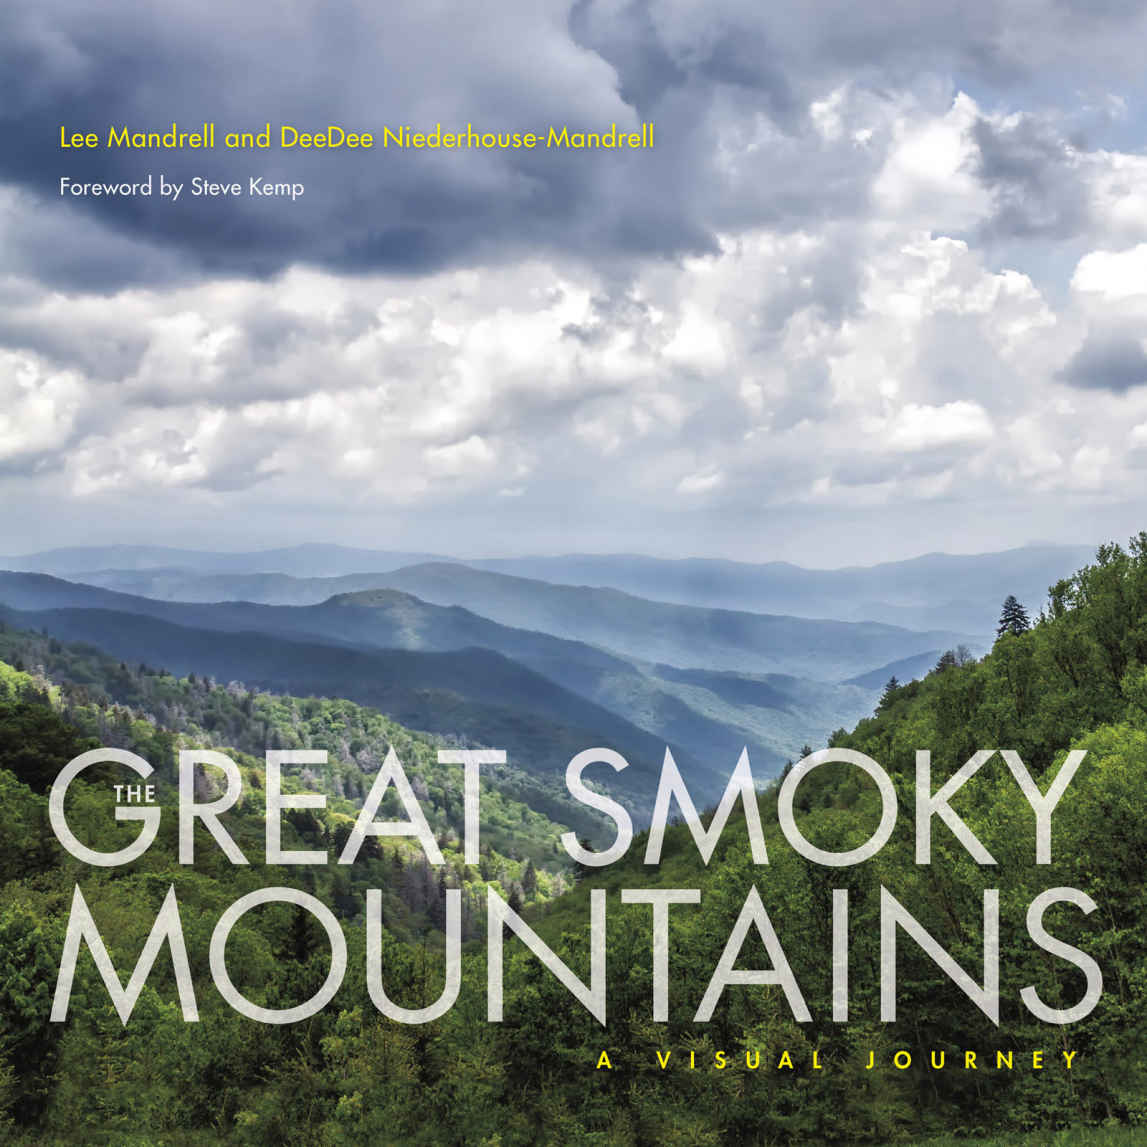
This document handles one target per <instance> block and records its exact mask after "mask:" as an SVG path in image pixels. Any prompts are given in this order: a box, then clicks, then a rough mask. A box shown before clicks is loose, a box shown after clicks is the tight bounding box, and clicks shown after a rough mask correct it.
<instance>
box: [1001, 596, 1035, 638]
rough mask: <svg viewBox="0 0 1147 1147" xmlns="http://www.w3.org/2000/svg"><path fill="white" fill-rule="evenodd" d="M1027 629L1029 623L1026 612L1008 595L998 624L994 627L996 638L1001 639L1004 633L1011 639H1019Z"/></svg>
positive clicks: (1029, 625) (1029, 627) (1029, 626)
mask: <svg viewBox="0 0 1147 1147" xmlns="http://www.w3.org/2000/svg"><path fill="white" fill-rule="evenodd" d="M1029 629H1031V622H1030V621H1029V620H1028V611H1027V610H1026V609H1024V607H1023V606H1022V605H1021V604H1020V603H1019V601H1017V600H1016V597H1015V595H1014V594H1010V593H1009V594H1008V596H1007V598H1006V599H1005V600H1004V607H1003V609H1002V610H1001V611H1000V624H999V625H998V626H997V627H996V636H997V637H1003V635H1004V634H1005V633H1010V634H1012V636H1013V637H1019V636H1020V634H1021V633H1027V631H1028V630H1029Z"/></svg>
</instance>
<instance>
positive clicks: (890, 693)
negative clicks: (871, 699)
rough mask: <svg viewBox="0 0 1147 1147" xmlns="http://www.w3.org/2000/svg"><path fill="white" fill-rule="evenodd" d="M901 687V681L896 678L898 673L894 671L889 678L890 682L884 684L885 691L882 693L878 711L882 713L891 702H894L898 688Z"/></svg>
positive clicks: (877, 707)
mask: <svg viewBox="0 0 1147 1147" xmlns="http://www.w3.org/2000/svg"><path fill="white" fill-rule="evenodd" d="M899 688H900V682H899V681H898V680H897V679H896V674H895V673H894V674H893V675H892V676H891V677H889V678H888V682H887V684H885V686H884V692H883V693H881V694H880V702H879V704H878V705H877V706H876V711H877V712H878V713H882V712H884V710H885V709H887V708H888V706H889V704H890V703H891V702H892V699H893V698H894V697H895V696H896V690H897V689H899Z"/></svg>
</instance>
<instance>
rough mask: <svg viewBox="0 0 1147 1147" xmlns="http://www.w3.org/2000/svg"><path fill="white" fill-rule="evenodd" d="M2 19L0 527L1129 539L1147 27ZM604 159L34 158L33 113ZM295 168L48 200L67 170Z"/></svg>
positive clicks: (624, 14) (1143, 410) (873, 545)
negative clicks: (415, 132) (584, 143)
mask: <svg viewBox="0 0 1147 1147" xmlns="http://www.w3.org/2000/svg"><path fill="white" fill-rule="evenodd" d="M404 7H405V9H406V11H399V10H398V6H396V5H379V4H373V3H371V4H368V3H360V4H359V5H358V6H357V11H356V10H355V8H354V6H352V5H346V6H339V9H338V16H337V17H334V16H332V11H333V10H332V9H331V7H330V6H329V5H326V4H321V3H318V2H315V0H296V2H293V3H290V4H287V5H275V6H271V5H257V4H252V5H236V4H230V3H228V4H224V3H222V0H197V2H196V3H194V4H193V3H189V2H186V0H178V2H175V3H172V2H168V3H165V4H162V5H156V4H153V3H144V2H143V0H137V2H135V3H131V2H128V3H123V2H118V3H113V4H108V5H101V6H94V5H91V4H88V3H85V2H81V0H11V2H9V3H7V4H5V5H4V6H3V9H2V12H0V121H2V124H3V137H2V145H0V512H2V515H3V516H2V519H0V521H2V524H3V538H2V540H0V551H6V552H9V553H11V552H18V551H23V550H29V549H33V548H42V547H46V546H51V545H64V544H75V543H98V542H110V541H145V540H151V541H158V542H168V543H172V544H188V545H197V546H218V547H220V548H235V547H241V548H246V547H249V546H253V545H261V544H265V545H279V544H288V543H292V542H299V541H305V540H321V541H335V542H344V543H348V544H356V545H374V546H379V547H383V548H386V547H392V548H420V549H427V550H433V551H437V552H453V553H465V554H479V553H482V554H492V553H520V552H538V551H546V552H553V551H567V550H575V549H581V550H628V551H644V552H649V553H657V554H666V555H687V554H704V555H726V556H731V557H739V558H748V559H769V558H776V557H783V558H788V559H791V560H795V561H803V562H806V563H809V564H822V565H843V564H850V563H854V562H870V561H879V560H882V559H885V558H892V557H903V556H909V555H912V554H916V553H921V552H924V551H927V550H933V549H945V550H952V551H965V552H967V551H972V550H982V549H991V548H1003V547H1006V546H1009V545H1015V544H1020V543H1023V542H1026V541H1030V540H1035V539H1045V540H1060V541H1073V542H1078V541H1084V542H1092V541H1097V540H1102V539H1104V538H1106V537H1119V538H1122V537H1125V536H1126V535H1127V534H1128V533H1129V532H1131V531H1132V530H1137V529H1139V528H1147V505H1145V504H1144V502H1145V499H1144V497H1143V495H1142V490H1143V487H1144V478H1145V477H1147V352H1145V343H1144V336H1145V335H1147V152H1145V151H1144V143H1145V138H1144V135H1145V133H1144V123H1145V118H1147V117H1145V114H1144V95H1145V93H1147V85H1145V83H1144V79H1143V75H1142V72H1143V69H1142V44H1143V43H1144V42H1145V39H1147V9H1144V6H1143V5H1141V4H1139V3H1124V2H1122V0H1103V2H1100V3H1095V2H1089V3H1083V2H1082V0H1014V2H1005V3H1003V4H1001V3H999V2H997V0H990V2H989V0H962V2H961V3H959V4H956V3H937V4H909V3H904V2H901V0H882V2H881V3H872V4H867V5H858V4H856V3H854V2H849V3H846V2H844V0H826V2H819V3H813V4H811V5H806V6H803V7H802V8H801V9H799V10H798V9H797V8H794V7H792V6H789V5H770V6H765V5H762V4H760V3H757V2H755V0H710V2H707V3H705V4H700V3H697V2H696V0H694V2H692V3H685V2H683V0H645V2H641V0H637V2H611V0H578V2H576V3H573V4H570V3H565V2H560V0H559V2H555V0H522V2H509V3H506V2H503V3H500V4H498V5H497V6H496V7H492V6H489V5H476V4H455V3H450V2H448V0H447V2H431V3H428V4H422V5H407V6H404ZM172 120H177V121H179V123H180V124H181V126H184V125H186V126H187V127H188V128H191V127H193V126H194V125H195V124H196V123H198V122H201V121H203V120H214V121H215V122H216V123H217V124H219V125H220V130H224V128H234V129H236V130H238V129H251V128H258V127H261V126H262V125H263V123H265V122H266V121H268V120H269V121H271V122H272V123H275V124H279V123H292V124H295V125H297V126H299V127H300V128H301V129H304V130H306V129H313V128H317V127H321V126H322V125H324V124H326V123H328V122H333V123H339V124H342V125H343V126H345V127H346V128H347V129H348V130H360V131H373V132H376V133H378V132H380V130H381V127H382V126H383V125H384V124H389V125H391V126H396V125H399V124H409V125H412V126H413V127H415V128H416V129H419V128H423V129H425V128H432V127H433V126H434V124H435V123H436V122H438V121H441V122H442V123H443V125H444V127H445V128H447V129H450V128H455V127H458V126H461V127H464V126H465V124H466V123H467V122H473V123H474V124H475V126H481V127H482V128H483V129H485V130H499V131H514V130H518V131H528V130H537V129H539V128H543V129H544V128H545V127H546V126H547V125H549V124H556V125H564V124H568V125H570V127H571V129H575V130H576V129H579V128H580V129H585V130H601V129H603V128H607V127H608V126H609V124H610V123H611V122H617V123H618V124H619V125H620V126H621V127H622V128H634V129H635V128H636V125H638V124H640V123H642V122H646V121H652V122H653V123H654V124H655V125H656V146H655V148H654V149H653V150H652V151H633V152H607V151H602V152H589V153H586V152H582V153H572V152H566V153H561V152H554V151H546V150H541V151H537V150H536V151H532V152H528V153H526V152H513V153H506V152H434V153H428V152H423V153H395V152H393V151H389V150H388V151H385V152H384V151H382V150H381V149H380V148H375V149H374V150H372V151H367V152H362V153H357V154H348V153H311V154H309V155H298V154H294V153H291V154H285V153H282V152H279V151H274V152H268V153H259V154H236V153H227V152H224V151H223V150H222V149H219V150H217V151H216V152H215V153H211V152H183V153H166V154H165V153H145V152H135V153H133V152H105V151H103V150H100V151H97V152H94V153H92V154H88V155H82V154H76V153H74V152H62V151H61V150H60V148H59V146H58V143H59V128H60V125H61V124H63V125H66V126H67V128H68V130H69V131H70V130H73V129H74V130H78V131H93V130H94V131H98V132H100V133H101V134H105V133H106V130H107V125H108V124H109V123H115V124H123V123H127V124H129V125H131V126H133V127H135V128H137V129H139V130H158V129H162V128H163V127H164V126H169V125H170V123H171V121H172ZM148 172H152V173H154V174H155V176H156V177H157V178H158V174H159V173H160V172H163V173H165V174H166V175H167V176H168V177H169V178H176V179H179V180H187V179H190V177H191V176H193V175H196V174H201V175H206V176H208V177H210V178H213V179H220V180H231V179H239V180H243V181H246V179H247V178H248V177H249V176H251V175H268V176H274V177H279V178H290V179H298V180H301V181H304V182H305V186H306V194H305V195H304V196H303V197H302V198H301V199H299V200H297V201H295V202H293V203H292V202H290V201H262V200H252V199H240V200H237V201H224V202H219V201H204V200H188V199H187V198H186V196H185V197H184V199H182V200H181V201H180V202H179V203H178V204H172V203H170V202H163V201H159V200H157V199H154V198H153V199H142V198H140V199H134V200H107V199H105V200H74V199H68V200H63V199H61V198H60V196H59V195H58V193H57V188H58V182H59V178H60V177H61V176H64V175H67V176H70V177H71V178H73V179H94V178H98V179H109V178H115V179H139V178H141V177H142V176H144V175H146V174H147V173H148Z"/></svg>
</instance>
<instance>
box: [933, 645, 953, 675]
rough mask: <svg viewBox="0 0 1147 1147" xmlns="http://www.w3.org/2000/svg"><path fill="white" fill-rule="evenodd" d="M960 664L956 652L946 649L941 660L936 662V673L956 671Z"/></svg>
mask: <svg viewBox="0 0 1147 1147" xmlns="http://www.w3.org/2000/svg"><path fill="white" fill-rule="evenodd" d="M958 664H959V662H958V661H957V660H956V651H955V650H954V649H945V650H944V652H943V653H941V654H940V660H939V661H937V662H936V668H935V669H934V670H933V672H934V673H943V672H944V671H945V670H946V669H955V668H956V666H957V665H958Z"/></svg>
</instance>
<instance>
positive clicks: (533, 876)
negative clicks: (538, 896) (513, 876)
mask: <svg viewBox="0 0 1147 1147" xmlns="http://www.w3.org/2000/svg"><path fill="white" fill-rule="evenodd" d="M537 890H538V874H537V872H536V871H535V870H534V862H533V861H532V860H527V861H526V870H525V871H524V872H523V873H522V891H523V892H524V893H525V895H526V899H527V900H532V899H533V896H534V893H535V892H536V891H537Z"/></svg>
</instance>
